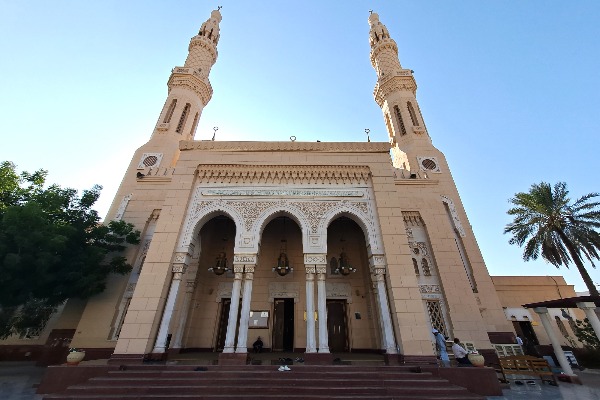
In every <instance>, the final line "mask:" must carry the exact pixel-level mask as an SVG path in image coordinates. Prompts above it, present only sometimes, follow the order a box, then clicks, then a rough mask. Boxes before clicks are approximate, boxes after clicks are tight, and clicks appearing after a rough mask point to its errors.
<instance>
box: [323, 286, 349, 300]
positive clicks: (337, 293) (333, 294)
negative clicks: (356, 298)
mask: <svg viewBox="0 0 600 400" xmlns="http://www.w3.org/2000/svg"><path fill="white" fill-rule="evenodd" d="M325 292H326V293H327V298H328V299H345V300H347V301H348V303H352V293H351V286H350V284H349V283H346V282H343V283H342V282H326V283H325Z"/></svg>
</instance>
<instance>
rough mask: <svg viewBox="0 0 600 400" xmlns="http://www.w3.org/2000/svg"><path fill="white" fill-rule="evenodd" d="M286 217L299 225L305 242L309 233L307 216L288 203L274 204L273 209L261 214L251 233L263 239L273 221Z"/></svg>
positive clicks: (270, 208)
mask: <svg viewBox="0 0 600 400" xmlns="http://www.w3.org/2000/svg"><path fill="white" fill-rule="evenodd" d="M284 215H285V216H287V217H290V218H291V219H292V220H293V221H294V222H295V223H297V224H298V226H299V227H300V232H301V234H302V238H303V239H302V240H303V241H304V238H305V237H306V234H307V232H308V231H309V225H308V221H307V220H306V216H305V215H304V213H303V212H302V210H300V209H299V208H297V207H294V206H293V205H292V204H290V203H288V202H286V201H279V202H273V205H272V206H271V207H269V208H267V209H266V210H264V211H263V212H262V213H260V215H259V216H258V217H257V218H256V220H255V221H254V223H253V224H252V227H251V228H250V229H251V232H252V233H254V234H255V237H257V238H261V237H262V233H263V231H264V229H265V227H266V226H267V224H268V223H269V222H271V221H272V220H273V219H275V218H277V217H279V216H284ZM259 240H260V239H259Z"/></svg>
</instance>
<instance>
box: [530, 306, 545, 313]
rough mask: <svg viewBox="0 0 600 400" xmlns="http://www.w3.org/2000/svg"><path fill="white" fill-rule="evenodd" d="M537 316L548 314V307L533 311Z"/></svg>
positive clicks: (537, 308)
mask: <svg viewBox="0 0 600 400" xmlns="http://www.w3.org/2000/svg"><path fill="white" fill-rule="evenodd" d="M533 311H535V313H536V314H548V307H536V308H534V309H533Z"/></svg>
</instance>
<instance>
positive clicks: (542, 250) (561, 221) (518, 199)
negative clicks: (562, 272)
mask: <svg viewBox="0 0 600 400" xmlns="http://www.w3.org/2000/svg"><path fill="white" fill-rule="evenodd" d="M568 194H569V191H568V190H567V185H566V183H564V182H559V183H557V184H555V185H554V187H552V186H551V185H550V184H549V183H546V182H541V183H539V184H534V185H531V188H530V189H529V192H521V193H517V194H515V196H514V197H513V198H511V199H510V200H509V201H510V202H511V203H512V204H513V205H514V206H515V207H513V208H511V209H510V210H508V214H509V215H511V216H513V217H514V220H513V222H511V223H510V224H508V225H506V227H505V229H504V233H510V234H512V235H513V236H512V238H511V239H510V241H509V243H510V244H518V245H519V246H523V245H525V249H524V251H523V259H524V260H525V261H529V260H536V259H537V258H538V256H539V255H540V254H541V256H542V258H543V259H544V260H546V261H548V262H549V263H551V264H552V265H554V266H555V267H556V268H559V267H560V266H561V265H564V266H566V267H567V268H568V267H569V264H570V263H571V262H573V263H574V264H575V266H576V267H577V269H578V270H579V273H580V274H581V277H582V278H583V281H584V282H585V284H586V286H587V287H588V289H589V291H590V294H591V295H593V296H598V289H597V288H596V286H595V285H594V283H593V281H592V279H591V278H590V275H589V274H588V272H587V270H586V269H585V266H584V265H583V259H582V258H583V257H585V258H587V259H588V260H589V261H590V262H591V264H592V267H594V268H595V265H594V259H596V260H597V259H599V256H598V251H599V250H600V234H599V233H598V232H597V229H598V228H599V227H600V209H599V208H598V207H599V206H600V203H599V202H597V201H592V199H594V198H595V197H598V196H599V194H598V193H589V194H586V195H585V196H582V197H581V198H579V199H578V200H577V201H575V202H574V203H571V199H570V198H569V197H568Z"/></svg>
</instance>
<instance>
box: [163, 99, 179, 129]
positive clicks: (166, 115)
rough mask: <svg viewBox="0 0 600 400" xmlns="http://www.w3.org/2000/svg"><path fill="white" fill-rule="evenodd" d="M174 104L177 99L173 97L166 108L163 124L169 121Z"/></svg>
mask: <svg viewBox="0 0 600 400" xmlns="http://www.w3.org/2000/svg"><path fill="white" fill-rule="evenodd" d="M176 105H177V99H173V101H172V102H171V105H170V106H169V109H168V110H167V113H166V114H165V119H164V120H163V122H164V123H165V124H168V123H169V122H171V117H172V116H173V112H174V111H175V106H176Z"/></svg>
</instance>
